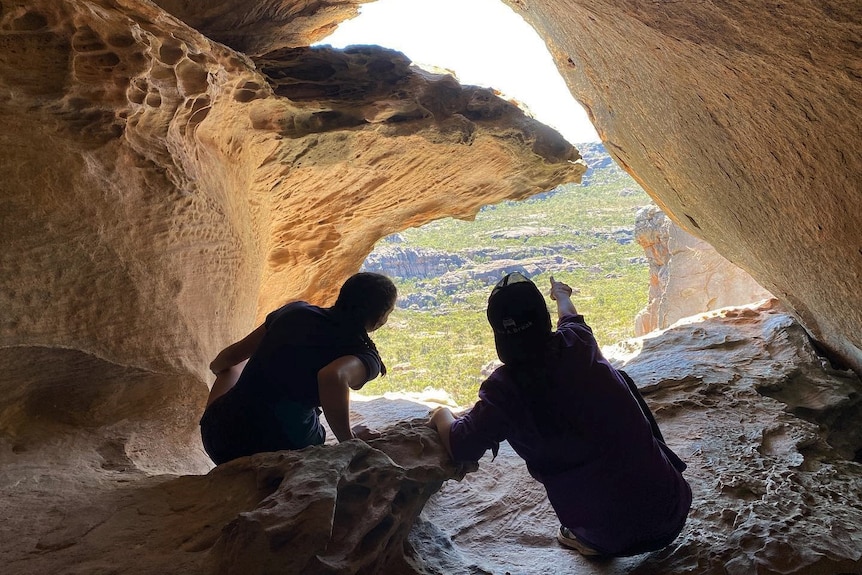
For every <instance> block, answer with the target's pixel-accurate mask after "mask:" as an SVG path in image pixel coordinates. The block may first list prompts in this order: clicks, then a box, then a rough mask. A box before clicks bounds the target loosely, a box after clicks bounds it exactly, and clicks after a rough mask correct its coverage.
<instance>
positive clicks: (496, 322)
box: [488, 272, 551, 364]
mask: <svg viewBox="0 0 862 575" xmlns="http://www.w3.org/2000/svg"><path fill="white" fill-rule="evenodd" d="M488 323H490V324H491V328H492V329H493V330H494V343H495V344H496V346H497V356H498V357H499V358H500V361H502V362H503V363H505V364H512V363H523V362H528V361H531V360H535V359H538V358H540V357H541V356H542V355H543V352H544V349H545V344H546V343H547V341H548V337H550V335H551V314H549V313H548V306H547V304H546V303H545V296H543V295H542V292H541V291H539V288H537V287H536V284H534V283H533V282H531V281H530V280H529V279H527V278H526V277H525V276H524V275H523V274H521V273H519V272H514V273H510V274H507V275H506V276H504V277H503V279H501V280H500V282H499V283H498V284H497V285H496V286H495V287H494V289H493V290H492V291H491V295H490V296H489V297H488Z"/></svg>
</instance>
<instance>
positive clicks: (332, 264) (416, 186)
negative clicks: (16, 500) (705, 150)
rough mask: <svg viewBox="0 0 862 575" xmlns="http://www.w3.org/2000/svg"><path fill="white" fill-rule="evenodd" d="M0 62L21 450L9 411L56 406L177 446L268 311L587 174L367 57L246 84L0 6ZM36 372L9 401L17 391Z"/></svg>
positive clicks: (498, 110) (8, 383)
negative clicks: (107, 415)
mask: <svg viewBox="0 0 862 575" xmlns="http://www.w3.org/2000/svg"><path fill="white" fill-rule="evenodd" d="M281 5H282V6H287V4H284V3H282V4H281ZM189 6H190V5H189ZM211 6H212V10H213V11H216V12H217V10H216V7H215V3H213V4H212V5H211ZM269 6H273V5H269ZM206 13H207V14H210V13H215V12H210V11H207V12H206ZM260 15H261V14H258V16H260ZM0 41H2V42H3V46H4V49H3V50H2V51H0V104H2V105H0V128H2V130H0V146H2V148H3V150H4V156H3V162H2V163H0V181H2V182H3V209H2V210H0V238H2V240H0V241H2V245H3V248H4V249H3V251H2V253H0V262H1V263H2V267H3V269H4V271H5V273H4V274H3V276H2V278H0V305H2V307H3V309H4V313H3V314H2V316H0V348H2V350H0V356H2V357H0V365H2V366H3V368H4V369H3V370H2V371H3V374H2V375H0V390H2V391H3V392H4V393H3V398H2V399H0V422H3V421H9V422H10V423H8V425H7V427H8V429H9V430H10V433H15V434H21V433H25V432H34V431H35V429H36V428H37V427H39V425H40V424H38V423H37V422H36V420H34V419H32V418H27V417H21V415H22V410H21V406H22V405H28V404H31V405H32V404H34V403H39V404H40V405H42V406H43V407H44V406H45V405H47V404H48V402H47V401H44V400H43V399H36V400H35V401H31V400H30V399H28V396H29V394H31V393H32V394H42V395H44V396H46V397H49V398H50V393H51V392H50V390H54V391H57V392H58V394H57V396H56V397H55V398H54V399H53V401H56V402H62V401H63V398H64V397H66V393H67V392H68V393H70V394H72V395H74V394H76V393H84V394H86V396H87V397H88V399H87V401H86V402H73V403H71V404H69V408H70V409H73V410H77V409H79V408H82V409H83V410H84V411H82V412H81V413H76V414H68V416H67V419H74V420H75V421H85V420H87V419H88V418H89V417H90V416H89V415H88V412H87V409H89V406H92V405H103V406H109V405H110V406H113V405H135V406H137V407H136V409H137V410H138V413H137V414H134V413H130V414H125V415H124V417H125V416H126V415H128V416H130V417H127V419H128V420H132V419H138V420H139V421H138V422H137V423H136V424H142V423H141V421H158V422H163V424H164V426H165V427H166V428H169V429H172V430H173V431H175V433H170V436H171V437H172V438H173V437H179V436H182V437H184V438H185V437H189V436H191V435H192V434H193V432H194V424H195V417H194V416H190V415H189V414H190V413H192V414H195V415H197V413H199V411H200V409H201V408H202V405H203V399H204V397H205V395H206V386H205V385H204V381H205V380H206V378H207V377H208V374H207V373H206V365H207V363H208V361H209V360H210V359H211V358H212V357H214V355H215V354H216V353H217V352H218V350H219V349H220V348H222V347H223V346H224V345H226V344H227V343H230V342H231V341H234V340H236V339H237V338H238V337H241V336H242V335H244V334H245V333H247V332H248V331H249V330H250V329H251V328H252V327H253V326H254V325H255V324H256V322H259V321H260V320H261V319H262V317H263V315H264V314H265V313H267V312H268V311H269V310H271V309H273V308H274V307H276V306H278V305H280V304H281V303H284V302H285V301H286V300H290V299H294V298H299V299H309V300H312V301H314V302H315V303H321V304H324V305H325V304H328V303H331V301H332V300H333V299H334V296H335V294H336V293H337V289H338V287H339V286H340V284H341V282H342V281H343V279H344V278H345V277H347V276H348V275H350V274H351V273H352V272H355V271H356V270H357V269H358V268H359V265H360V263H361V262H362V260H363V259H364V257H365V256H366V255H367V254H368V252H369V251H370V250H371V247H372V246H373V245H374V242H375V241H376V240H377V239H378V238H380V237H382V236H385V235H387V234H389V233H392V232H395V231H398V230H400V229H403V228H405V227H409V226H415V225H419V224H422V223H424V222H427V221H429V220H431V219H434V218H436V217H440V216H442V215H455V216H458V217H462V218H469V217H472V215H473V214H474V213H475V212H476V211H477V210H478V209H479V208H480V207H481V206H482V205H483V204H486V203H488V202H494V201H500V200H503V199H506V198H508V199H517V198H523V197H526V196H528V195H530V194H533V193H536V192H539V191H543V190H545V189H548V188H550V187H553V186H554V185H556V184H558V183H560V182H563V181H571V180H577V179H578V177H579V175H580V174H581V173H582V172H583V171H584V169H585V168H584V166H583V164H582V163H579V162H577V160H578V154H577V151H576V150H574V148H572V146H571V145H570V144H569V143H567V142H566V141H565V140H564V139H563V138H562V137H561V136H560V135H559V134H558V133H556V132H554V131H552V130H550V129H549V128H547V127H545V126H543V125H541V124H539V123H537V122H535V121H534V120H532V119H530V118H528V117H527V116H525V115H524V113H523V112H522V111H520V110H519V109H518V108H517V107H516V106H515V105H514V104H512V103H510V102H507V101H504V100H502V99H500V98H498V97H497V96H495V95H494V93H493V92H492V91H491V90H487V89H480V88H475V87H462V86H460V85H459V84H458V83H457V82H456V81H455V80H454V79H453V78H452V77H451V76H438V75H433V74H428V73H426V72H423V71H420V70H418V69H416V68H413V67H411V66H410V63H409V61H408V60H407V59H406V58H405V57H404V56H403V55H401V54H399V53H397V52H392V51H388V50H383V49H379V48H373V47H359V48H356V49H353V50H348V51H335V50H332V49H327V48H320V49H311V48H307V47H301V48H291V49H282V50H270V51H268V52H267V53H266V55H265V57H261V58H260V59H258V61H257V63H252V62H251V61H250V60H249V59H248V58H247V57H246V56H245V55H243V54H241V53H238V52H235V51H233V50H231V49H229V48H227V47H225V46H224V45H221V44H217V43H215V42H214V41H212V40H211V39H209V38H207V37H205V36H203V35H201V34H200V33H199V32H198V31H196V30H194V29H192V28H189V27H188V26H186V25H185V24H183V23H181V22H179V21H177V20H175V19H173V18H171V17H169V16H168V15H167V14H165V13H164V12H163V11H162V10H160V9H159V8H158V7H157V6H155V5H154V4H151V3H144V2H124V3H116V2H113V1H111V0H82V1H80V2H54V1H53V0H28V1H24V2H12V1H11V0H4V1H3V2H2V3H0ZM69 357H73V359H74V361H68V359H69ZM37 362H38V363H39V364H40V365H43V366H45V367H44V369H45V374H46V375H45V377H44V381H40V379H39V377H38V373H37V371H36V370H31V375H32V377H30V376H28V377H30V379H28V383H26V384H25V383H24V381H23V380H21V379H20V378H18V376H17V374H16V373H15V370H17V369H19V366H20V365H21V364H25V365H26V364H33V365H35V364H36V363H37ZM64 369H65V372H64ZM120 373H123V374H125V375H124V376H118V374H120ZM126 376H127V377H126ZM118 377H119V381H118ZM132 382H134V383H132ZM148 389H149V391H146V390H148ZM13 390H14V394H13V393H12V391H13ZM84 390H85V391H84ZM7 392H8V393H7ZM188 406H190V407H191V409H189V410H187V409H186V408H185V407H188ZM102 409H104V410H106V411H110V408H108V407H104V408H102ZM32 411H33V410H30V412H32ZM50 417H54V416H53V415H52V416H50ZM119 419H122V418H119ZM31 424H32V425H31ZM136 424H130V427H132V428H133V427H134V425H136ZM27 428H29V431H28V430H27ZM42 429H43V430H44V429H45V427H44V426H43V427H42ZM171 441H173V439H171ZM176 447H177V449H179V448H180V446H179V444H177V446H176ZM138 453H139V456H140V457H141V458H143V457H145V454H144V453H141V452H138ZM191 456H193V454H189V457H191Z"/></svg>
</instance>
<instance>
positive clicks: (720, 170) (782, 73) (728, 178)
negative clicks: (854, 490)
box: [506, 0, 862, 374]
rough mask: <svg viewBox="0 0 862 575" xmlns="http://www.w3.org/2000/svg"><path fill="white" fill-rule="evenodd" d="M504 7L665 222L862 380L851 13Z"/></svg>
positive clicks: (848, 8) (860, 30) (603, 2)
mask: <svg viewBox="0 0 862 575" xmlns="http://www.w3.org/2000/svg"><path fill="white" fill-rule="evenodd" d="M506 3H507V4H508V5H510V6H511V7H512V8H513V9H514V10H516V11H517V12H518V13H519V14H521V16H523V17H524V19H525V20H526V21H527V22H529V23H530V24H532V25H533V27H534V28H535V29H536V31H537V32H538V33H539V35H540V36H542V37H543V38H544V39H545V41H546V42H547V44H548V46H549V47H550V50H551V53H552V54H553V56H554V60H555V61H556V63H557V68H558V69H559V70H560V72H561V73H562V75H563V77H564V78H565V80H566V83H567V84H568V86H569V87H570V88H571V90H572V93H573V94H574V96H575V97H576V98H577V99H578V100H579V101H580V102H581V103H582V104H583V105H584V107H585V109H586V110H587V113H588V114H589V115H590V117H591V119H592V121H593V123H594V124H595V126H596V129H597V131H598V133H599V135H600V136H601V138H602V141H603V143H604V145H605V147H606V148H607V150H608V152H609V153H610V154H611V155H612V156H613V157H614V159H615V160H617V162H618V163H619V164H620V165H621V166H622V167H623V168H624V169H625V170H626V171H628V172H629V173H631V174H632V175H633V176H634V178H635V179H636V180H637V181H638V182H639V183H640V184H641V185H642V187H643V188H644V189H645V190H646V191H647V192H648V193H649V194H650V195H651V196H652V197H653V198H654V199H655V200H656V203H657V204H658V205H659V206H660V207H661V208H662V210H663V211H664V212H665V213H666V214H668V215H669V216H670V217H671V218H672V219H673V220H674V221H675V222H677V223H678V224H680V225H681V226H683V227H684V228H685V229H686V230H688V231H689V232H691V233H693V234H695V235H697V236H698V237H701V238H703V239H705V240H706V241H708V242H709V243H710V244H711V245H712V246H714V247H715V249H716V251H718V253H720V254H721V255H722V256H724V257H725V258H727V259H728V260H730V261H731V262H733V263H734V264H736V265H738V266H740V267H741V268H743V269H744V270H745V271H747V272H748V273H750V274H751V276H752V277H753V278H754V279H755V280H756V281H757V282H758V283H759V284H760V285H762V286H763V287H764V288H766V289H767V290H769V291H770V292H771V293H773V294H775V295H776V296H777V297H778V298H780V299H781V300H782V301H783V302H784V303H785V304H786V305H788V306H789V308H790V309H792V310H793V311H794V312H795V313H796V314H797V315H798V316H799V317H800V318H801V320H802V322H803V324H804V325H805V327H806V329H808V330H809V332H810V333H811V334H812V335H813V336H814V337H815V338H816V339H817V340H818V341H821V342H823V343H824V344H825V345H826V346H827V347H828V348H829V349H830V350H831V351H832V352H834V353H835V354H837V355H839V356H840V357H842V358H843V361H844V362H845V363H846V364H848V365H850V366H852V367H853V369H854V370H855V371H856V372H857V373H860V374H862V290H860V289H859V287H858V286H859V285H860V284H862V231H860V227H859V225H858V219H859V208H858V206H860V205H862V186H860V185H859V174H860V173H862V153H860V151H859V150H860V146H859V142H860V134H862V124H860V118H862V115H860V113H859V104H858V103H859V102H860V101H862V82H859V77H860V76H862V70H860V64H859V44H858V39H859V36H860V34H862V12H860V10H859V9H858V8H859V7H858V3H856V2H852V1H850V2H848V1H846V0H826V1H824V2H820V1H809V0H806V1H803V2H794V3H785V4H781V5H772V4H764V3H762V2H750V1H747V0H731V1H729V2H721V3H714V2H706V3H704V2H654V1H652V0H634V1H629V0H539V1H533V2H521V1H519V0H510V1H507V2H506Z"/></svg>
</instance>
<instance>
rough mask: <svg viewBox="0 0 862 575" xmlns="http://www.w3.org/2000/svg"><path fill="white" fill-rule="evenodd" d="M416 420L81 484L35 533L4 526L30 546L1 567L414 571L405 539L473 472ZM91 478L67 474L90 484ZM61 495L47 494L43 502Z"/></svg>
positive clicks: (22, 573) (24, 572)
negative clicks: (368, 436)
mask: <svg viewBox="0 0 862 575" xmlns="http://www.w3.org/2000/svg"><path fill="white" fill-rule="evenodd" d="M425 421H426V420H425V419H422V420H419V421H416V422H413V423H410V422H402V423H398V424H396V425H394V426H393V425H391V421H390V427H389V428H388V429H387V432H386V434H385V436H383V437H381V438H380V439H376V440H372V441H370V442H369V443H364V442H362V441H359V440H353V441H349V442H346V443H342V444H338V445H331V446H324V447H317V448H309V449H305V450H302V451H298V452H281V453H264V454H257V455H254V456H252V457H244V458H240V459H237V460H234V461H231V462H229V463H226V464H224V465H222V466H219V467H217V468H216V469H214V470H213V471H211V472H210V473H209V474H207V475H204V476H202V475H196V476H184V477H171V476H160V477H152V478H149V479H142V478H141V477H140V476H137V477H135V475H134V474H132V473H128V472H126V473H120V472H118V471H120V470H115V473H114V476H113V477H112V478H111V477H108V478H106V479H107V482H101V484H99V483H96V484H84V485H79V491H78V492H75V493H73V494H72V495H73V497H74V498H76V499H77V498H79V497H80V496H81V490H87V491H89V493H87V495H88V496H89V498H88V500H87V502H86V503H85V504H81V503H80V502H75V501H73V502H67V503H66V504H65V505H64V507H63V510H62V512H61V513H59V514H57V513H56V508H54V509H52V508H45V507H43V508H42V509H41V510H39V511H38V512H36V513H37V518H38V519H39V522H38V525H36V524H34V523H33V521H32V520H33V519H34V517H33V516H32V515H30V516H29V517H21V518H20V519H18V520H13V521H14V523H15V525H16V527H17V529H18V530H19V532H18V533H17V538H18V540H19V541H20V540H22V539H23V537H27V536H32V537H33V538H34V541H35V544H34V547H29V548H22V547H20V546H19V548H18V551H17V552H15V553H14V554H12V555H11V556H9V555H7V558H8V560H7V561H5V564H6V565H5V569H7V570H8V571H7V572H9V573H16V574H18V575H30V574H34V575H35V574H37V573H59V572H63V573H72V572H75V573H85V572H86V573H95V572H100V571H102V570H104V569H106V568H110V569H111V570H112V571H113V572H116V573H177V572H182V573H189V574H195V573H224V574H242V575H257V574H260V575H262V574H264V573H309V574H312V573H320V574H322V573H327V574H336V573H342V574H347V573H419V572H420V571H418V570H417V568H416V566H415V564H416V563H419V564H421V563H422V562H423V561H422V558H421V556H418V557H417V556H416V551H415V550H414V549H413V548H412V547H411V544H410V542H409V541H408V534H409V533H410V531H411V529H412V527H413V525H414V523H415V522H416V520H417V518H418V516H419V513H420V511H421V510H422V508H423V506H424V504H425V502H426V501H427V499H428V497H430V496H431V495H432V494H433V493H434V492H436V491H437V490H438V489H439V488H440V486H441V485H442V483H443V482H444V481H446V480H448V479H460V478H461V477H463V475H464V473H465V472H466V471H467V470H472V469H475V465H472V466H467V467H464V466H456V465H455V464H453V463H452V462H451V461H450V460H449V458H448V455H447V454H446V451H445V449H444V448H443V446H442V444H441V443H440V442H439V439H438V438H437V434H436V432H434V431H433V430H431V429H430V428H428V427H426V426H425V425H424V422H425ZM6 463H9V462H6ZM12 465H13V466H14V465H15V464H14V463H12ZM87 472H90V473H87ZM93 472H94V470H92V469H89V470H87V469H84V470H78V471H76V472H73V473H75V474H76V475H77V476H78V478H79V479H80V478H81V477H82V476H88V479H89V480H93V479H95V476H94V475H92V473H93ZM130 480H131V481H135V480H136V481H135V484H134V485H133V486H132V487H131V488H128V487H126V488H124V487H123V486H122V485H123V484H124V483H126V484H128V482H129V481H130ZM60 485H61V484H58V485H55V487H57V486H60ZM6 489H8V485H4V490H6ZM12 492H14V487H12V491H7V494H8V493H12ZM68 495H69V494H68V493H67V494H64V493H62V492H58V493H53V494H48V495H47V496H46V497H45V501H44V502H45V504H46V505H48V506H50V505H54V504H56V502H58V501H59V500H60V499H61V498H62V497H63V496H66V497H68ZM3 506H4V507H5V508H6V510H10V509H13V510H14V506H13V505H10V504H9V502H8V501H7V502H6V503H5V504H4V505H3ZM19 521H20V523H19ZM24 525H26V527H24ZM22 527H23V528H22ZM22 536H23V537H22ZM142 547H143V548H144V549H145V550H146V551H145V552H144V553H141V552H140V551H141V549H142ZM130 550H135V551H134V555H133V556H130ZM7 551H8V550H5V549H4V554H5V553H6V552H7ZM130 559H131V561H130ZM430 561H431V562H433V561H435V560H434V559H433V558H432V559H430Z"/></svg>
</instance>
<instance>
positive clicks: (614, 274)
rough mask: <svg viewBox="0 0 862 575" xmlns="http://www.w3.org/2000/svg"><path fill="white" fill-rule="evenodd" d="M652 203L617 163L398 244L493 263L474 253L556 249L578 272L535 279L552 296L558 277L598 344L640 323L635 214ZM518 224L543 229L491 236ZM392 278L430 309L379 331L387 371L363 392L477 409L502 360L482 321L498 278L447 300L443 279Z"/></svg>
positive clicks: (645, 278) (463, 288) (645, 276)
mask: <svg viewBox="0 0 862 575" xmlns="http://www.w3.org/2000/svg"><path fill="white" fill-rule="evenodd" d="M649 202H650V199H649V197H648V196H647V195H646V193H644V192H643V190H641V189H640V187H639V186H638V185H637V184H636V183H635V182H634V181H633V180H632V179H631V178H630V177H629V176H628V175H627V174H625V173H624V172H623V171H621V170H620V169H618V168H616V167H615V166H614V167H610V168H605V169H602V170H600V171H598V172H594V173H593V174H592V176H591V178H590V182H589V185H577V184H568V185H564V186H560V187H558V188H556V189H555V190H553V191H551V192H548V193H546V194H541V195H540V196H537V197H534V198H531V199H528V200H525V201H521V202H504V203H502V204H498V205H494V206H487V207H485V208H483V209H482V210H481V211H480V213H479V214H478V215H477V217H476V220H475V221H474V222H463V221H458V220H453V219H445V220H439V221H436V222H432V223H430V224H428V225H426V226H423V227H421V228H414V229H410V230H406V231H404V232H402V233H401V234H399V235H400V240H401V243H400V244H398V245H399V246H409V247H412V248H431V249H435V250H440V251H446V252H455V253H458V254H461V255H464V254H466V255H464V257H465V259H470V260H471V261H472V262H473V264H474V265H480V264H481V265H485V264H487V260H488V258H487V257H486V256H483V255H481V254H480V255H478V256H476V255H473V254H475V251H476V250H478V249H480V248H496V249H498V250H501V251H507V252H510V253H511V252H512V251H519V250H522V251H526V252H528V253H529V252H531V251H535V250H538V249H540V248H542V247H546V246H553V247H554V254H553V255H554V256H562V257H563V259H564V261H565V262H566V263H567V264H569V265H568V266H561V267H568V268H570V269H571V270H572V271H553V267H549V268H548V271H545V272H543V273H540V274H538V275H536V276H534V277H533V278H532V279H533V280H534V281H535V282H536V283H537V285H539V287H540V288H541V289H542V290H543V291H546V290H547V285H548V276H549V275H551V273H553V274H554V275H555V277H556V278H557V279H558V280H561V281H565V282H566V283H568V284H569V285H571V286H572V287H573V288H575V289H576V294H575V296H574V297H573V301H574V303H575V305H576V306H577V308H578V311H579V312H581V313H583V314H584V315H585V316H586V319H587V322H588V323H589V324H590V325H591V326H592V328H593V330H594V332H595V334H596V337H597V339H598V341H599V343H600V344H601V345H608V344H612V343H615V342H617V341H619V340H621V339H624V338H626V337H631V336H633V335H634V331H633V329H634V317H635V315H636V314H637V312H638V311H640V310H641V309H642V308H643V307H644V306H645V305H646V303H647V293H648V290H649V269H648V265H647V264H646V263H645V260H644V257H643V256H644V254H643V249H642V248H641V247H640V246H639V245H638V244H637V243H636V242H635V241H632V237H633V234H632V232H633V229H634V220H635V213H636V212H637V210H638V208H640V207H642V206H644V205H647V204H648V203H649ZM517 228H535V229H536V230H538V231H536V233H526V234H520V235H519V234H510V235H511V236H513V237H501V238H496V239H495V238H492V236H500V235H501V233H500V232H501V231H505V230H512V229H517ZM384 242H385V240H384ZM575 262H577V264H580V265H576V264H575ZM395 281H396V284H397V285H398V289H399V298H400V299H404V298H405V297H407V296H409V295H410V294H418V293H422V294H430V296H429V297H432V298H433V302H434V305H432V306H429V307H424V308H421V309H420V308H418V306H414V307H416V309H413V308H411V309H400V308H399V309H396V310H395V311H394V312H393V313H392V315H391V317H390V320H389V323H388V324H387V325H386V326H385V327H383V328H382V329H380V330H379V331H378V332H375V333H374V334H373V337H374V340H375V342H376V343H377V346H378V348H379V349H380V353H381V355H382V356H383V359H384V361H385V362H386V364H387V366H388V368H389V375H388V376H387V377H385V378H378V379H377V380H375V381H373V382H371V383H369V384H368V385H366V386H365V388H364V390H363V393H367V394H381V393H384V392H386V391H394V390H404V391H422V390H423V389H425V388H427V387H432V388H442V389H444V390H446V391H447V392H448V393H449V394H450V395H451V396H452V397H453V399H455V401H457V402H458V403H459V404H460V405H470V404H472V403H473V401H475V398H476V391H477V390H478V387H479V384H480V383H481V382H482V380H483V379H484V377H483V376H482V375H481V370H482V367H483V366H484V365H486V364H488V363H489V362H491V361H492V360H494V359H496V352H495V350H494V340H493V336H492V334H491V329H490V328H489V327H488V324H487V321H486V319H485V304H486V299H487V296H488V293H490V289H491V285H492V284H493V282H492V283H491V284H489V283H487V282H481V281H476V280H465V281H463V283H462V284H459V285H458V286H457V290H455V293H452V294H451V295H447V294H446V291H450V292H451V291H452V290H451V289H450V290H443V289H442V285H441V283H440V278H433V279H429V280H417V279H405V280H399V279H398V278H395ZM548 303H549V305H550V304H552V302H551V301H550V300H548ZM551 310H552V312H553V311H554V308H553V307H552V308H551ZM552 317H554V318H555V314H553V313H552Z"/></svg>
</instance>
